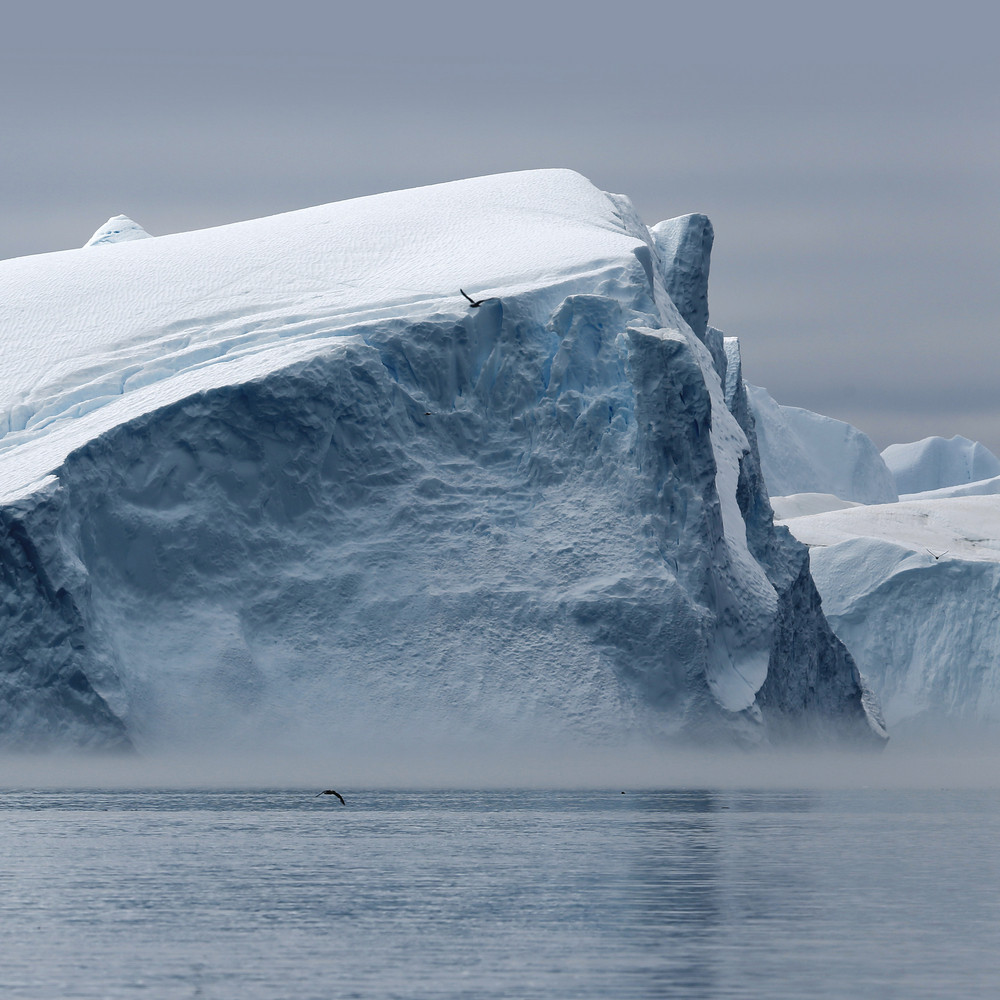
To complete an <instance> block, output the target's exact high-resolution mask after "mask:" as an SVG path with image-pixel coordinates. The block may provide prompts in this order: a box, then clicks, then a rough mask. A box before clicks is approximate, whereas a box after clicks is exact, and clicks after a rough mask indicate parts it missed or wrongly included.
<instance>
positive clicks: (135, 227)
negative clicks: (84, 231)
mask: <svg viewBox="0 0 1000 1000" xmlns="http://www.w3.org/2000/svg"><path fill="white" fill-rule="evenodd" d="M148 239H151V236H150V234H149V233H147V232H146V230H145V229H143V228H142V226H140V225H139V223H138V222H133V221H132V220H131V219H130V218H129V217H128V216H127V215H114V216H112V217H111V218H110V219H108V221H107V222H105V223H104V225H103V226H101V228H100V229H98V230H97V232H96V233H94V235H93V236H91V237H90V239H89V240H87V242H86V243H84V247H95V246H97V245H98V244H99V243H125V242H127V241H128V240H148Z"/></svg>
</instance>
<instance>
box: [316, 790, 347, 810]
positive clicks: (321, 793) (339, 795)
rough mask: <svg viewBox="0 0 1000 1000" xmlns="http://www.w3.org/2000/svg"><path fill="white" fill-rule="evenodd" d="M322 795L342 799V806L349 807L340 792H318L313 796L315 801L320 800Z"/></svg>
mask: <svg viewBox="0 0 1000 1000" xmlns="http://www.w3.org/2000/svg"><path fill="white" fill-rule="evenodd" d="M321 795H336V796H337V798H338V799H340V804H341V805H342V806H346V805H347V803H346V802H345V801H344V796H343V795H341V794H340V792H335V791H334V790H333V789H332V788H327V789H326V790H325V791H322V792H317V793H316V794H315V795H314V796H313V798H314V799H318V798H319V797H320V796H321Z"/></svg>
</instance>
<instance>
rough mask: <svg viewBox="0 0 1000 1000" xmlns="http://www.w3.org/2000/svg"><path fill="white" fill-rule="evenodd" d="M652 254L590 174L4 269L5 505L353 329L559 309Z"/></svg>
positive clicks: (498, 181)
mask: <svg viewBox="0 0 1000 1000" xmlns="http://www.w3.org/2000/svg"><path fill="white" fill-rule="evenodd" d="M112 221H114V220H112ZM112 228H114V227H112ZM640 247H643V243H642V241H641V240H640V239H638V238H636V236H634V235H629V233H628V232H627V231H626V226H625V225H624V223H623V222H622V220H621V218H620V216H619V214H618V213H617V212H616V209H615V204H614V203H613V202H612V200H611V199H609V198H608V197H607V196H606V195H605V194H603V193H602V192H601V191H599V190H598V189H597V188H595V187H594V186H593V185H592V184H591V183H590V182H589V181H588V180H586V179H585V178H584V177H582V176H580V175H579V174H577V173H575V172H574V171H570V170H534V171H525V172H520V173H512V174H500V175H494V176H489V177H480V178H474V179H471V180H464V181H456V182H452V183H448V184H439V185H434V186H430V187H423V188H415V189H412V190H408V191H395V192H391V193H388V194H380V195H375V196H372V197H367V198H359V199H355V200H352V201H344V202H337V203H334V204H330V205H323V206H320V207H318V208H310V209H304V210H302V211H296V212H290V213H287V214H284V215H278V216H272V217H270V218H265V219H256V220H253V221H249V222H242V223H236V224H234V225H229V226H222V227H219V228H215V229H206V230H200V231H197V232H191V233H179V234H175V235H171V236H161V237H157V238H156V239H145V240H142V239H136V240H133V241H131V242H128V243H127V244H123V245H122V246H121V247H119V248H118V250H117V252H115V253H109V254H104V253H101V254H94V253H92V252H90V250H89V249H86V248H85V249H81V250H68V251H63V252H59V253H52V254H43V255H39V256H32V257H22V258H16V259H13V260H7V261H3V262H0V298H2V300H3V301H4V303H5V309H4V311H3V314H2V316H0V338H2V340H3V343H4V364H3V366H2V367H0V499H8V500H9V499H11V498H12V497H14V496H17V495H19V494H21V493H23V492H24V491H25V490H30V489H32V488H33V487H34V486H36V485H37V484H38V483H39V482H41V481H42V480H43V479H44V477H45V475H46V474H48V473H49V472H50V471H51V470H52V469H54V468H56V467H57V466H58V465H59V464H60V463H61V462H62V460H63V459H64V458H65V456H66V455H67V454H68V453H69V452H70V451H72V450H73V449H74V448H77V447H79V446H80V445H82V444H84V443H85V442H86V441H89V440H91V439H93V438H94V437H96V436H98V435H99V434H101V433H103V432H104V431H106V430H108V429H109V428H111V427H114V426H116V425H118V424H120V423H122V422H124V421H126V420H129V419H132V418H134V417H135V416H137V415H139V414H142V413H145V412H148V411H150V410H152V409H155V408H157V407H161V406H164V405H168V404H170V403H172V402H176V401H177V400H180V399H182V398H184V397H186V396H188V395H190V394H191V393H193V392H198V391H201V390H205V389H209V388H214V387H218V386H220V385H229V384H237V383H239V382H242V381H245V380H247V379H249V378H254V377H258V376H260V375H263V374H266V373H267V372H269V371H272V370H274V369H275V368H277V367H285V366H287V365H288V364H290V363H293V362H294V361H295V360H296V359H297V358H298V359H304V358H307V357H310V356H313V355H315V354H316V353H318V352H319V351H321V350H323V349H324V347H323V342H324V341H326V342H327V343H328V342H329V340H330V338H336V337H338V336H340V335H341V331H343V330H344V329H345V328H347V327H351V326H355V325H356V324H358V323H360V322H363V321H366V320H375V319H388V318H391V317H399V316H404V315H405V316H406V317H408V318H411V319H419V317H420V316H432V315H438V316H440V315H447V314H455V315H465V314H466V313H467V312H468V309H469V305H468V303H467V302H466V300H465V299H463V298H462V296H461V294H460V293H459V289H460V288H462V289H464V290H465V291H466V292H469V293H470V294H472V295H473V296H474V297H475V298H476V299H482V298H484V297H488V296H499V295H509V294H512V293H517V292H521V291H524V290H526V289H530V288H540V289H541V288H544V292H542V293H541V294H539V296H538V298H537V301H538V305H539V308H540V309H548V308H554V307H555V305H557V304H558V302H559V301H561V299H563V298H565V296H566V295H567V294H570V293H571V292H572V291H573V290H574V288H575V286H576V285H577V284H579V283H580V282H582V281H584V280H585V279H586V277H587V276H588V275H591V276H592V275H594V274H595V273H597V272H599V271H601V270H602V269H606V268H608V267H613V266H615V265H616V264H617V265H618V267H619V268H620V267H621V266H622V265H623V264H625V263H627V262H629V261H631V262H633V263H634V261H635V257H634V256H633V252H634V251H635V250H636V249H637V248H640Z"/></svg>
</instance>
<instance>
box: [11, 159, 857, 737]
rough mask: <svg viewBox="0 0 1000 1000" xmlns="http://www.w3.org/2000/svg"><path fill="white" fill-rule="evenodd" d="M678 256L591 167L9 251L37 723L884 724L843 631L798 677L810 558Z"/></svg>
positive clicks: (470, 730)
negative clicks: (844, 652)
mask: <svg viewBox="0 0 1000 1000" xmlns="http://www.w3.org/2000/svg"><path fill="white" fill-rule="evenodd" d="M706 221H707V220H706ZM672 266H673V265H672V263H671V261H669V260H664V259H663V257H662V256H661V254H660V253H659V251H658V250H657V244H656V241H655V240H654V239H653V237H652V236H651V235H650V232H649V231H648V230H646V229H645V227H644V226H642V224H641V223H640V222H639V221H638V219H637V218H636V217H635V214H634V210H632V209H631V207H630V206H629V205H628V203H627V200H626V199H622V198H620V197H611V196H607V195H604V194H603V193H601V192H600V191H598V190H597V189H596V188H594V187H593V186H592V185H591V184H590V183H589V182H588V181H586V180H585V179H584V178H582V177H580V176H579V175H578V174H575V173H573V172H571V171H562V170H547V171H530V172H526V173H519V174H510V175H500V176H497V177H487V178H477V179H474V180H470V181H463V182H457V183H454V184H447V185H439V186H435V187H431V188H422V189H417V190H414V191H407V192H395V193H392V194H388V195H381V196H377V197H373V198H365V199H358V200H356V201H352V202H344V203H340V204H336V205H328V206H322V207H320V208H316V209H309V210H305V211H303V212H295V213H290V214H288V215H284V216H277V217H274V218H272V219H263V220H256V221H254V222H248V223H242V224H239V225H235V226H227V227H223V228H221V229H215V230H207V231H204V232H199V233H188V234H178V235H175V236H166V237H159V238H157V239H149V240H142V241H134V242H130V243H128V244H127V245H123V246H120V247H115V248H112V249H109V250H108V251H107V252H99V253H95V252H94V251H93V250H91V249H86V250H81V251H68V252H65V253H60V254H50V255H45V256H42V257H35V258H25V259H22V260H15V261H9V262H4V263H3V264H2V265H0V289H2V290H3V293H4V295H5V296H6V298H5V301H8V302H10V303H12V307H11V309H10V310H9V311H8V312H7V313H6V317H7V318H6V319H5V323H6V328H5V329H4V331H3V335H4V337H5V342H9V343H10V345H11V350H10V364H9V365H7V366H5V368H4V370H3V371H2V372H0V388H2V391H3V396H2V397H0V398H2V399H3V400H4V406H5V417H4V418H3V423H0V430H3V431H5V434H4V436H3V437H2V438H0V496H2V497H3V498H4V504H5V506H4V507H3V508H2V512H3V516H4V519H5V520H4V522H3V524H4V534H3V537H2V539H0V541H2V546H3V550H2V553H0V557H2V558H3V559H4V560H6V562H7V563H9V564H10V565H11V566H13V567H16V568H17V573H18V574H19V575H17V576H15V575H14V574H13V573H11V574H8V575H7V576H6V577H5V578H4V580H5V583H4V584H3V586H4V587H6V589H5V590H4V592H3V597H2V599H3V602H4V607H5V608H6V611H7V616H8V619H7V620H8V623H9V627H8V628H7V629H6V631H5V633H4V643H5V645H4V649H3V657H4V664H5V668H6V671H7V672H6V673H5V674H4V678H5V683H6V684H7V686H8V688H9V691H8V696H9V697H8V703H9V705H12V706H14V707H13V708H10V709H9V711H8V712H7V715H6V717H5V718H4V720H3V721H4V730H3V736H2V739H3V740H4V741H5V742H7V743H8V744H14V745H18V744H24V743H27V742H31V741H36V742H44V741H45V740H46V739H51V740H54V741H59V740H65V741H68V742H86V741H88V740H89V741H90V742H95V741H97V742H100V741H101V740H104V741H105V742H108V743H111V744H114V743H116V742H121V741H123V740H131V741H133V742H135V743H138V744H140V745H143V746H177V745H189V744H191V743H193V742H197V741H204V740H208V741H216V742H217V743H222V744H225V745H229V746H234V745H235V746H238V745H246V744H253V745H256V746H258V747H259V746H260V745H261V743H262V742H267V741H269V740H270V741H275V742H277V743H280V742H282V741H284V742H285V743H287V744H289V745H292V744H294V745H296V746H299V747H302V746H306V745H308V746H310V747H315V746H319V745H333V744H331V741H333V742H334V743H335V742H336V741H338V740H339V741H352V742H353V744H354V745H357V744H358V743H359V741H360V742H363V741H365V740H374V739H389V738H403V737H405V738H408V739H411V740H416V741H420V740H444V739H452V738H466V739H486V738H493V739H507V740H518V739H524V738H529V737H532V736H537V735H538V734H539V733H544V734H546V736H547V737H549V738H554V739H563V738H566V739H570V738H580V739H586V740H598V741H601V740H608V739H621V738H622V737H623V736H625V735H629V734H632V735H642V736H651V737H655V738H661V737H664V736H676V737H681V736H684V735H691V734H693V733H696V732H697V733H700V734H702V735H705V734H715V735H716V736H718V735H720V734H724V738H726V739H732V738H733V734H734V733H736V734H739V735H740V738H747V739H762V738H766V737H767V735H768V733H769V732H771V730H772V729H773V730H774V731H775V732H778V731H779V730H780V729H781V726H779V725H778V724H777V720H779V718H788V719H791V718H793V717H794V718H795V719H796V720H798V721H799V722H803V721H804V722H805V723H806V724H807V725H808V724H809V723H810V722H811V721H815V720H818V719H832V720H834V721H835V722H837V723H839V722H843V723H844V725H843V727H842V728H843V730H844V731H845V732H850V733H852V734H854V735H857V736H858V737H860V738H867V736H868V735H869V734H870V733H871V727H870V726H869V723H868V718H867V716H866V714H865V712H864V710H863V708H862V705H861V698H862V692H861V689H860V688H859V687H858V685H857V683H856V677H855V674H856V672H855V671H853V665H852V664H850V663H848V662H846V661H845V660H844V659H843V657H842V656H840V654H839V653H837V650H840V649H842V647H840V645H839V643H837V641H836V639H835V638H834V637H833V636H832V635H827V636H825V638H821V639H820V640H819V642H820V644H821V645H822V643H824V642H825V643H827V644H828V646H829V649H830V651H832V653H833V654H835V655H833V659H832V660H831V661H830V664H828V665H827V667H828V668H829V669H826V672H825V674H824V676H822V677H820V678H819V680H818V683H819V693H818V695H815V694H814V695H809V696H805V695H804V692H807V691H810V690H813V689H814V688H815V683H816V681H815V679H811V680H808V682H806V681H801V680H800V681H795V682H794V683H793V684H792V686H791V687H790V688H788V691H790V692H791V695H790V697H789V698H787V699H784V700H783V696H782V694H781V692H782V691H783V690H785V687H783V686H787V684H788V678H789V677H790V676H791V675H792V674H793V673H794V670H795V663H794V662H793V661H791V660H789V658H788V656H787V650H789V649H791V648H793V647H794V645H795V643H794V642H793V641H792V639H791V638H790V637H794V635H797V634H798V633H797V632H796V629H797V628H798V625H797V622H798V621H799V617H796V616H797V614H798V613H797V611H796V610H795V609H796V608H797V607H798V606H799V604H801V603H802V602H801V601H800V600H799V598H797V597H795V598H793V597H791V596H789V595H794V594H799V593H800V590H799V589H796V587H794V586H792V582H793V581H794V580H796V579H798V578H799V577H801V575H802V573H803V572H805V574H806V577H808V570H807V568H806V569H805V570H804V569H803V566H804V560H803V557H802V556H801V554H800V553H799V552H798V551H795V552H792V550H791V549H788V548H787V543H786V542H783V541H781V540H775V541H774V542H773V544H772V543H771V542H769V541H768V539H770V538H771V534H769V532H770V533H773V528H772V527H771V524H770V514H769V508H768V510H767V511H764V512H762V510H763V509H762V507H761V504H762V503H763V502H764V501H760V500H759V498H758V502H757V507H755V508H754V510H753V512H752V516H751V514H750V513H748V511H749V510H750V508H749V507H748V506H747V503H746V502H745V501H746V496H745V494H746V492H747V486H746V484H747V477H748V476H749V475H750V471H749V470H750V469H751V467H752V466H753V462H751V461H748V456H750V455H751V454H752V447H751V442H750V441H749V439H748V436H747V433H746V430H745V426H746V422H745V420H744V421H743V423H742V424H741V421H740V418H739V417H737V416H734V413H733V412H731V411H730V408H729V407H728V406H727V399H726V394H725V391H724V387H723V384H722V381H721V379H720V365H724V359H722V360H721V361H720V359H719V357H717V356H713V354H712V353H711V352H710V350H709V348H708V347H707V346H706V344H705V343H703V341H702V339H700V338H699V337H698V336H697V335H696V334H695V333H694V332H693V331H692V330H691V327H690V326H689V324H688V323H687V322H686V321H685V319H684V318H683V316H682V314H681V312H680V311H679V309H678V307H677V306H676V305H675V303H674V302H673V301H672V300H671V298H670V296H669V295H668V294H667V291H666V286H667V285H668V284H670V282H671V280H672V279H671V267H672ZM705 274H706V276H707V262H706V263H705ZM675 284H676V283H675ZM678 287H687V286H686V285H684V283H683V282H682V283H681V284H680V285H679V286H678ZM459 289H464V291H465V292H468V293H470V294H471V295H472V297H473V298H474V299H475V300H476V301H477V302H480V303H481V304H480V305H477V306H475V307H473V306H472V305H470V303H469V302H468V301H467V300H466V299H465V298H463V297H462V295H461V294H460V292H459ZM675 294H678V295H679V293H675ZM685 308H687V306H685ZM706 340H710V338H707V337H706ZM718 346H720V348H721V339H720V340H719V344H718ZM40 372H41V373H42V374H39V373H40ZM754 461H755V460H754ZM765 499H766V498H765ZM751 527H752V531H751ZM750 534H752V535H753V539H752V540H751V539H750V538H749V535H750ZM775 537H776V538H777V536H775ZM775 581H777V589H776V583H775ZM810 585H811V584H810ZM807 618H808V621H809V622H810V623H811V624H810V625H809V635H810V636H813V638H814V639H815V637H816V635H817V634H818V633H816V632H815V629H814V625H815V616H814V615H813V612H812V611H809V613H808V615H806V616H805V617H803V618H802V620H803V621H805V620H806V619H807ZM39 623H44V624H39ZM779 646H780V647H781V649H784V650H785V651H786V652H785V654H782V656H779V658H778V659H777V660H776V659H775V656H776V655H777V654H776V653H775V650H776V648H777V647H779ZM782 657H783V658H782ZM838 657H840V658H839V659H838ZM779 660H780V662H781V664H782V666H781V669H780V670H779V671H777V672H775V671H772V669H771V668H772V665H773V664H775V663H777V662H779ZM769 677H770V679H771V683H770V687H769V688H768V691H769V701H768V705H769V707H770V718H769V717H768V714H767V713H764V714H763V715H762V714H761V710H760V706H759V705H758V704H757V694H758V692H759V691H761V690H763V689H764V686H765V685H766V684H767V682H768V679H769ZM775 677H779V678H780V679H779V680H776V679H775ZM53 691H56V692H64V693H65V692H66V691H70V692H75V695H74V697H72V698H71V697H70V696H69V695H66V697H65V698H64V699H63V700H62V701H59V700H58V699H55V700H53V698H52V697H51V694H52V692H53ZM800 695H803V696H802V697H800ZM46 699H48V700H46ZM792 702H794V703H795V704H794V711H792V710H791V707H790V706H791V703H792ZM786 703H787V704H786ZM771 719H773V720H775V721H774V723H773V725H772V722H771Z"/></svg>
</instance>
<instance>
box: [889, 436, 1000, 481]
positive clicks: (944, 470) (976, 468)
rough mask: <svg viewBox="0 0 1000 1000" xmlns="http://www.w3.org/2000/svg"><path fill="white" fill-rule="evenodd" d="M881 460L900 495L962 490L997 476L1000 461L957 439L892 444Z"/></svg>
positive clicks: (980, 447)
mask: <svg viewBox="0 0 1000 1000" xmlns="http://www.w3.org/2000/svg"><path fill="white" fill-rule="evenodd" d="M882 458H883V460H884V461H885V464H886V465H887V466H888V468H889V471H890V472H891V473H892V475H893V477H894V479H895V482H896V489H897V490H898V491H899V493H900V494H908V493H925V492H928V491H930V490H940V489H944V488H947V487H949V486H965V485H966V484H968V483H977V482H981V481H982V480H984V479H994V478H995V477H997V476H1000V459H998V458H997V457H996V455H994V454H993V452H991V451H990V450H989V449H988V448H987V447H986V446H985V445H983V444H980V443H979V442H978V441H970V440H969V439H968V438H964V437H960V436H958V435H955V437H952V438H947V439H946V438H942V437H928V438H924V439H923V440H921V441H912V442H910V443H909V444H891V445H889V447H888V448H886V449H885V451H883V452H882Z"/></svg>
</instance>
